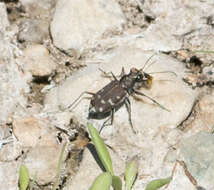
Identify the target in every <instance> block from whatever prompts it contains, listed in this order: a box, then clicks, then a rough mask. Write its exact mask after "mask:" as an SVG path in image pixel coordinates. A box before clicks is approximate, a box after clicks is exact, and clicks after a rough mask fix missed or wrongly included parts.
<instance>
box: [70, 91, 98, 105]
mask: <svg viewBox="0 0 214 190" xmlns="http://www.w3.org/2000/svg"><path fill="white" fill-rule="evenodd" d="M84 94H90V95H92V96H94V95H95V93H93V92H87V91H84V92H82V93H81V94H80V95H79V97H78V98H77V99H76V100H74V101H73V102H72V104H70V105H69V106H68V107H67V108H66V109H70V108H71V107H72V106H73V105H74V104H76V103H77V102H78V101H80V100H81V98H82V96H83V95H84Z"/></svg>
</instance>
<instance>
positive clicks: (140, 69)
mask: <svg viewBox="0 0 214 190" xmlns="http://www.w3.org/2000/svg"><path fill="white" fill-rule="evenodd" d="M155 55H156V53H154V54H152V55H151V56H150V57H149V58H148V59H147V60H146V63H145V64H144V66H143V67H142V68H141V69H140V71H143V70H144V69H145V68H146V65H147V64H148V62H149V61H150V60H151V59H152V57H154V56H155Z"/></svg>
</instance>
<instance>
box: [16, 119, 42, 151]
mask: <svg viewBox="0 0 214 190" xmlns="http://www.w3.org/2000/svg"><path fill="white" fill-rule="evenodd" d="M41 125H43V126H41ZM41 127H44V123H42V122H41V121H39V120H38V119H36V118H33V117H27V118H17V119H15V120H14V122H13V132H14V135H15V136H16V138H17V140H18V141H19V142H20V143H21V144H22V146H24V147H25V146H26V147H34V146H36V144H37V143H38V141H39V139H40V138H41V135H42V134H41Z"/></svg>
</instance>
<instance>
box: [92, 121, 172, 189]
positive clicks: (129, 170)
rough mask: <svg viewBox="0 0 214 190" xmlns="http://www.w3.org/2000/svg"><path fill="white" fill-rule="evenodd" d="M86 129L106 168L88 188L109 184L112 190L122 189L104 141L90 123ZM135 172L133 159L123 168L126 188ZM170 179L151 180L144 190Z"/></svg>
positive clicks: (107, 185)
mask: <svg viewBox="0 0 214 190" xmlns="http://www.w3.org/2000/svg"><path fill="white" fill-rule="evenodd" d="M88 129H89V133H90V135H91V139H92V142H93V143H94V146H95V149H96V151H97V154H98V156H99V159H100V160H101V162H102V164H103V166H104V168H105V170H106V172H104V173H103V174H100V175H99V176H98V177H97V178H96V179H95V180H94V182H93V184H92V186H91V187H90V189H89V190H98V189H99V190H100V189H102V190H109V189H110V186H112V187H113V188H114V190H122V181H121V179H120V177H118V176H115V175H114V172H113V167H112V160H111V156H110V154H109V152H108V149H107V147H106V145H105V143H104V142H103V140H102V139H101V137H100V135H99V133H98V131H97V130H96V129H95V128H94V127H93V125H92V124H91V123H88ZM137 174H138V166H137V163H136V162H135V161H134V160H132V161H130V162H129V163H128V164H127V165H126V169H125V182H126V190H131V189H132V187H133V184H134V182H135V180H136V177H137ZM171 180H172V177H169V178H165V179H157V180H153V181H151V182H150V183H148V184H147V186H146V189H145V190H157V189H159V188H161V187H162V186H164V185H166V184H168V183H169V182H170V181H171Z"/></svg>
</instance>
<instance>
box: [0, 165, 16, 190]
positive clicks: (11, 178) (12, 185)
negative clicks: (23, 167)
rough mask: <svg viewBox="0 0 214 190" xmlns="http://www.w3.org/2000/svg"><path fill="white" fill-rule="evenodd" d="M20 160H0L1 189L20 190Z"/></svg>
mask: <svg viewBox="0 0 214 190" xmlns="http://www.w3.org/2000/svg"><path fill="white" fill-rule="evenodd" d="M19 166H20V163H19V162H17V161H16V162H0V184H1V189H8V190H19V187H18V184H17V182H18V179H19V176H18V175H19V168H20V167H19Z"/></svg>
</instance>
